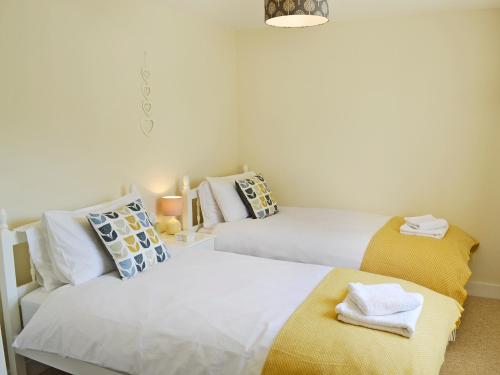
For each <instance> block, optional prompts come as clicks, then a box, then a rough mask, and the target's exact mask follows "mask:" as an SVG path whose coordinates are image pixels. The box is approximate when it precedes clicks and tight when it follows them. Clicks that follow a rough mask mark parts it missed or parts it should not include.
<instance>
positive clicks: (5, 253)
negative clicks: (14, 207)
mask: <svg viewBox="0 0 500 375" xmlns="http://www.w3.org/2000/svg"><path fill="white" fill-rule="evenodd" d="M26 242H27V238H26V234H25V233H21V232H16V231H15V230H9V227H8V225H7V213H6V211H5V210H4V209H0V295H1V296H2V309H3V318H4V328H5V339H6V344H7V348H6V349H7V354H8V358H9V373H10V374H26V366H25V363H24V358H23V357H22V356H20V355H17V354H16V352H15V351H14V349H13V348H12V343H13V342H14V339H15V337H16V336H17V335H18V334H19V332H21V328H22V326H21V311H20V307H19V300H20V299H21V298H22V297H24V296H25V295H26V294H28V293H29V292H31V291H32V290H34V289H36V288H38V284H37V283H36V282H35V281H34V272H33V269H32V272H31V278H32V280H31V281H30V282H29V283H27V284H25V285H22V286H20V287H18V286H17V281H16V268H15V263H14V251H15V249H16V248H15V246H16V245H20V244H23V243H26ZM0 346H2V344H1V340H0ZM1 349H2V354H3V353H5V352H4V351H3V347H2V348H1Z"/></svg>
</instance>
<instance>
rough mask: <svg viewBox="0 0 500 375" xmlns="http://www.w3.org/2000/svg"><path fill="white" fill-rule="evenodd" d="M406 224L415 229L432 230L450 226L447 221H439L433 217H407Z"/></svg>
mask: <svg viewBox="0 0 500 375" xmlns="http://www.w3.org/2000/svg"><path fill="white" fill-rule="evenodd" d="M405 221H406V224H408V225H409V226H410V227H411V228H413V229H419V230H432V229H440V228H445V227H447V226H448V222H447V221H446V220H445V219H437V218H435V217H434V216H432V215H424V216H413V217H405Z"/></svg>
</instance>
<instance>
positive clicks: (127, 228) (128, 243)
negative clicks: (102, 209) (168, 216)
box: [87, 199, 170, 279]
mask: <svg viewBox="0 0 500 375" xmlns="http://www.w3.org/2000/svg"><path fill="white" fill-rule="evenodd" d="M87 218H88V219H89V222H90V224H91V225H92V226H93V227H94V229H95V231H96V232H97V234H98V235H99V237H100V238H101V240H102V242H103V243H104V245H105V246H106V249H108V251H109V253H110V254H111V256H112V257H113V259H114V261H115V263H116V266H117V267H118V271H119V272H120V275H121V276H122V278H124V279H130V278H132V277H134V276H135V275H137V274H138V273H139V272H143V271H145V270H146V269H148V268H150V267H151V266H153V265H155V264H156V263H161V262H164V261H166V260H167V259H168V258H170V255H169V253H168V251H167V248H166V246H165V244H164V243H163V242H162V240H161V239H160V236H159V235H158V233H156V230H155V229H154V227H153V224H152V222H151V220H150V219H149V215H148V213H147V212H146V210H145V209H144V205H143V203H142V201H141V200H140V199H138V200H136V201H134V202H132V203H129V204H127V205H125V206H122V207H120V208H118V209H116V210H114V211H111V212H106V213H96V214H93V213H91V214H89V215H87Z"/></svg>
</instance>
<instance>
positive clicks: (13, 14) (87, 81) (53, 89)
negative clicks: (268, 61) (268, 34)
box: [0, 0, 240, 274]
mask: <svg viewBox="0 0 500 375" xmlns="http://www.w3.org/2000/svg"><path fill="white" fill-rule="evenodd" d="M143 51H147V52H148V57H149V65H150V69H151V72H152V79H151V86H152V103H153V115H154V118H155V119H156V121H157V124H156V128H155V130H154V133H153V135H152V136H151V137H150V138H147V137H145V136H143V134H142V133H141V131H140V129H139V123H140V120H141V118H142V112H141V107H140V105H141V78H140V73H139V72H140V67H141V65H142V63H143ZM0 56H1V58H0V82H1V87H2V89H1V90H0V176H1V177H0V179H1V183H0V207H5V208H6V209H7V210H8V213H9V216H10V219H11V223H12V224H14V225H15V224H19V223H23V222H27V221H30V220H33V219H37V218H38V217H39V215H40V214H41V213H42V212H43V211H44V210H46V209H74V208H77V207H81V206H85V205H90V204H94V203H97V202H100V201H102V200H104V199H109V198H113V197H115V196H117V195H119V194H120V190H121V188H122V187H123V186H124V185H127V184H129V183H131V182H135V183H136V184H138V185H139V186H140V188H141V189H142V190H143V191H145V192H146V193H147V192H148V191H149V192H152V193H153V194H155V195H159V194H160V193H164V192H168V193H174V192H175V190H176V184H177V181H178V178H179V177H180V176H182V175H183V174H186V173H189V174H191V175H192V176H194V177H195V178H200V177H202V176H204V175H206V174H213V175H216V174H225V173H230V172H233V171H235V170H236V168H237V167H238V165H239V164H240V162H239V159H238V150H237V131H238V129H237V110H236V108H237V102H236V100H237V99H236V94H237V83H236V80H237V75H236V67H237V64H236V45H235V34H234V32H232V31H230V30H225V29H223V28H221V27H218V26H215V25H213V24H211V23H208V22H207V21H204V20H202V19H200V18H197V17H195V16H193V15H191V14H187V13H182V12H179V11H177V10H172V9H171V8H169V7H167V6H165V5H164V1H160V0H157V1H155V0H148V1H139V0H136V1H132V0H107V1H99V0H85V1H83V0H80V1H65V0H37V1H28V0H2V1H1V2H0ZM21 263H22V264H23V267H22V270H20V271H23V274H26V271H27V266H26V260H21Z"/></svg>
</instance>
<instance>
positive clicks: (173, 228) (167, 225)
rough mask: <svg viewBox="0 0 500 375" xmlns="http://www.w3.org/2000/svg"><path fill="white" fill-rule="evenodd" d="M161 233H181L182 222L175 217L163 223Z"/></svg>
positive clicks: (160, 228) (160, 227) (160, 226)
mask: <svg viewBox="0 0 500 375" xmlns="http://www.w3.org/2000/svg"><path fill="white" fill-rule="evenodd" d="M158 229H159V231H160V232H161V233H166V234H169V235H174V234H177V233H179V232H180V231H181V230H182V226H181V222H180V221H179V220H177V218H176V217H175V216H173V217H171V218H169V219H168V220H166V221H163V222H162V223H161V225H159V228H158Z"/></svg>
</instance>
